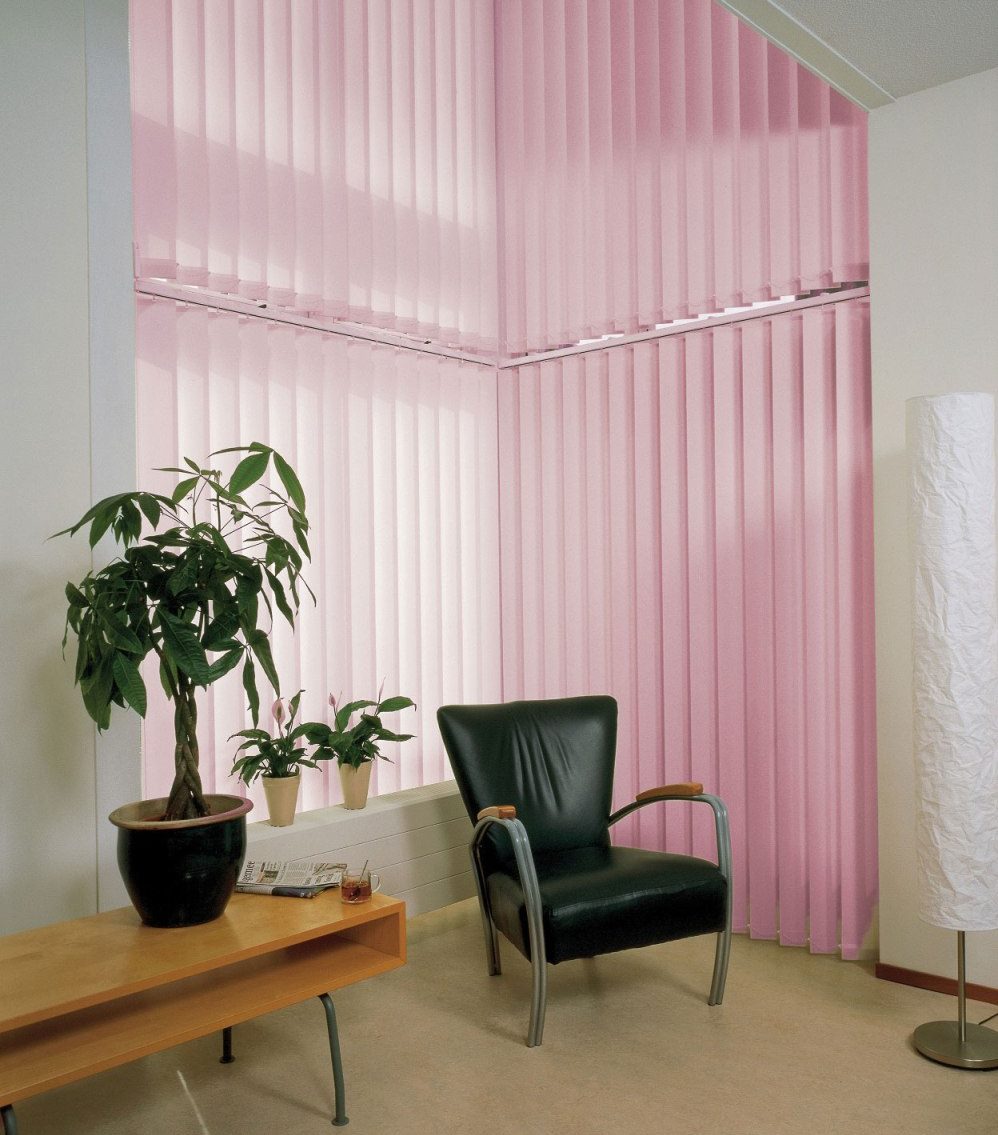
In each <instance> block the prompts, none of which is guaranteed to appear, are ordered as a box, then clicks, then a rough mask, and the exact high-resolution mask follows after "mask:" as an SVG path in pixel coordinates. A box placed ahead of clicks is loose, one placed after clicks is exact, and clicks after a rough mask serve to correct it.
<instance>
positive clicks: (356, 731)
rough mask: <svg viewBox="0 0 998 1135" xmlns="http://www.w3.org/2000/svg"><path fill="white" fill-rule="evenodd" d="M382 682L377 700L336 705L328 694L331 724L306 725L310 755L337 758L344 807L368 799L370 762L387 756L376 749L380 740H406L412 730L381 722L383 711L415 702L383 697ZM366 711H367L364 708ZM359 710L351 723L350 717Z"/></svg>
mask: <svg viewBox="0 0 998 1135" xmlns="http://www.w3.org/2000/svg"><path fill="white" fill-rule="evenodd" d="M383 691H384V683H382V686H381V689H380V690H379V691H378V697H377V700H376V701H352V702H347V703H346V705H339V703H338V699H337V698H335V697H333V695H332V694H330V695H329V704H330V705H331V706H332V708H333V724H332V725H325V724H322V723H318V722H313V723H310V724H309V725H308V726H307V727H306V731H305V735H306V736H307V737H308V739H309V741H311V742H312V743H313V744H314V745H315V746H316V748H315V753H314V754H313V756H314V757H315V759H316V760H331V759H332V758H333V757H335V758H336V762H337V764H338V765H339V769H340V783H341V784H342V786H343V803H344V806H345V807H347V808H363V807H364V806H365V804H366V803H367V793H368V789H369V788H370V784H371V765H372V764H373V763H374V761H375V758H377V757H381V759H382V760H385V761H387V760H390V759H391V758H390V757H386V756H385V755H384V753H382V752H381V751H380V749H379V745H380V744H381V743H382V742H383V741H409V740H411V739H412V737H413V734H412V733H393V732H392V731H391V730H390V729H386V728H385V726H384V725H383V724H382V722H381V715H382V714H383V713H396V712H397V711H398V710H401V709H409V708H410V707H411V706H415V704H416V703H415V702H414V701H413V700H412V698H407V697H394V698H385V699H383V700H382V697H381V695H382V692H383ZM365 711H369V712H365ZM355 713H356V714H358V717H357V720H356V721H355V722H354V723H353V724H352V725H351V724H350V719H351V717H353V715H354V714H355Z"/></svg>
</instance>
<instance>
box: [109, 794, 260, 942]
mask: <svg viewBox="0 0 998 1135" xmlns="http://www.w3.org/2000/svg"><path fill="white" fill-rule="evenodd" d="M205 800H206V801H207V803H208V807H209V808H210V809H211V813H210V815H207V816H204V817H202V818H201V819H197V820H171V821H170V822H168V823H167V822H165V821H163V820H159V819H157V818H156V817H158V816H162V815H163V812H164V810H165V809H166V800H165V798H164V799H159V800H139V801H138V802H137V803H135V804H125V805H123V806H122V807H121V808H116V809H115V810H114V811H113V812H112V813H111V815H110V816H109V817H108V819H109V820H110V821H111V823H112V824H114V825H115V826H116V827H117V828H118V868H119V870H120V871H121V877H122V878H123V879H124V881H125V887H126V889H127V890H128V897H129V898H130V899H131V900H132V904H133V905H134V907H135V909H136V910H137V911H138V912H139V916H140V917H141V919H142V921H143V922H144V923H145V924H146V925H147V926H196V925H197V924H198V923H201V922H211V921H212V919H214V918H218V917H219V916H220V915H221V914H222V912H223V911H224V910H225V906H226V904H227V903H228V901H229V899H230V898H231V897H232V892H233V891H234V890H235V887H236V879H237V878H238V877H239V871H240V869H241V868H242V864H243V858H244V857H245V855H246V813H247V812H248V811H249V810H250V809H251V808H252V807H253V804H252V802H251V801H249V800H243V799H242V798H241V797H239V796H206V797H205Z"/></svg>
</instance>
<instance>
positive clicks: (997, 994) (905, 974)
mask: <svg viewBox="0 0 998 1135" xmlns="http://www.w3.org/2000/svg"><path fill="white" fill-rule="evenodd" d="M875 972H876V975H877V977H879V978H882V979H883V980H884V981H896V982H897V983H898V984H899V985H914V986H915V988H916V989H931V990H932V991H933V992H934V993H948V994H950V995H951V996H953V997H955V996H956V978H954V977H938V976H937V975H936V974H934V973H922V972H921V971H920V970H917V969H905V968H904V967H903V966H889V965H887V964H886V963H884V962H877V965H876V969H875ZM967 997H968V998H969V999H970V1000H971V1001H985V1002H987V1003H988V1004H989V1005H998V989H992V988H991V986H989V985H974V984H973V982H970V981H968V982H967Z"/></svg>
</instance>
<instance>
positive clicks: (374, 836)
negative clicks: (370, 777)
mask: <svg viewBox="0 0 998 1135" xmlns="http://www.w3.org/2000/svg"><path fill="white" fill-rule="evenodd" d="M251 815H252V813H251ZM471 832H472V825H471V822H470V821H469V819H468V814H467V812H466V811H465V810H464V805H463V804H462V803H461V797H460V795H459V794H458V791H457V785H456V784H455V783H454V781H452V780H450V781H445V782H444V783H442V784H432V785H427V786H426V787H423V788H410V789H407V790H405V791H403V792H393V793H390V794H388V795H385V796H377V797H374V798H373V799H371V800H369V801H368V803H367V807H366V808H362V809H359V810H357V811H350V810H348V809H346V808H344V807H343V805H342V804H338V805H336V806H335V807H332V808H320V809H317V810H316V811H311V812H303V813H301V814H299V815H298V816H296V817H295V822H294V823H293V824H292V825H291V826H290V827H286V828H272V827H271V826H270V825H269V823H267V821H266V820H265V819H264V820H260V821H257V822H256V823H251V824H249V825H248V835H249V850H248V853H247V854H248V855H250V856H252V857H254V858H259V859H312V858H316V857H322V858H329V859H332V860H337V861H342V862H347V863H350V864H351V865H353V864H357V865H358V866H359V865H360V864H362V863H363V862H364V860H365V859H366V860H369V861H370V865H371V870H372V871H377V872H378V873H379V874H380V875H381V883H382V889H383V890H384V891H385V892H386V893H387V894H390V895H394V896H395V897H396V898H400V899H403V900H404V902H405V904H406V914H407V916H408V917H410V918H411V917H412V916H413V915H416V914H424V913H426V911H430V910H437V909H438V908H439V907H443V906H447V905H448V904H449V903H452V902H457V901H458V900H460V899H465V898H468V897H469V896H471V895H473V894H474V893H475V883H474V879H473V878H472V874H471V861H470V859H469V858H468V841H469V839H470V838H471Z"/></svg>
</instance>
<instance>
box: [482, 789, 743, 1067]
mask: <svg viewBox="0 0 998 1135" xmlns="http://www.w3.org/2000/svg"><path fill="white" fill-rule="evenodd" d="M668 800H685V801H687V802H692V803H701V804H706V805H707V806H708V807H709V808H710V809H711V811H712V812H713V813H714V831H715V835H716V838H717V866H718V870H719V871H720V872H721V874H722V875H723V876H724V879H725V881H726V883H727V906H726V910H725V923H724V929H723V930H720V931H718V934H717V943H716V946H715V950H714V973H713V976H712V978H711V985H710V994H709V996H708V998H707V1004H708V1005H720V1004H721V1001H722V999H723V997H724V986H725V982H726V980H727V975H728V959H729V957H730V954H731V833H730V828H729V825H728V810H727V808H726V807H725V805H724V802H723V801H722V800H720V799H719V798H718V797H717V796H712V795H710V794H709V793H706V792H702V793H698V794H697V795H692V796H691V795H675V796H672V795H663V796H656V797H654V799H647V800H635V801H633V802H632V803H630V804H627V805H625V807H623V808H620V809H618V811H616V812H614V813H613V814H612V815H611V816H610V819H609V822H608V826H609V827H612V826H613V825H614V824H615V823H617V822H618V821H619V820H622V819H623V818H624V817H625V816H629V815H630V814H631V812H635V811H637V809H638V808H643V807H645V805H647V804H657V803H659V802H664V801H668ZM493 824H499V825H500V826H501V827H503V828H505V829H506V833H507V834H508V836H509V840H510V844H511V845H512V848H513V858H514V861H515V862H516V869H517V872H518V874H519V876H520V886H521V888H522V890H523V900H524V905H525V907H526V911H527V936H528V941H529V942H530V968H531V974H532V991H531V998H530V1024H529V1026H528V1029H527V1047H528V1048H535V1047H537V1046H538V1045H539V1044H540V1043H541V1039H542V1037H543V1033H544V1015H545V1012H546V1009H547V956H546V954H545V949H544V923H543V919H542V912H541V891H540V885H539V883H538V881H537V870H536V868H535V867H534V856H533V852H532V851H531V848H530V837H529V836H528V835H527V829H526V828H525V827H524V826H523V823H522V822H521V821H520V820H518V819H506V818H503V817H498V816H483V817H482V818H481V819H480V820H479V821H478V823H477V824H476V825H475V830H474V832H473V833H472V837H471V843H470V845H469V851H470V854H471V865H472V871H473V874H474V876H475V887H476V889H477V891H478V905H479V909H480V911H481V914H482V927H483V929H484V931H485V954H486V962H487V966H488V974H489V976H490V977H496V976H497V975H499V974H501V973H502V962H501V961H500V958H499V934H498V931H497V930H496V926H495V922H494V921H493V918H492V909H491V906H490V904H489V895H488V888H487V886H486V883H485V870H484V868H483V866H482V856H481V846H482V840H483V839H484V838H485V834H486V832H487V831H488V830H489V828H490V827H491V826H492V825H493Z"/></svg>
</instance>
